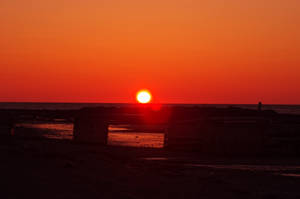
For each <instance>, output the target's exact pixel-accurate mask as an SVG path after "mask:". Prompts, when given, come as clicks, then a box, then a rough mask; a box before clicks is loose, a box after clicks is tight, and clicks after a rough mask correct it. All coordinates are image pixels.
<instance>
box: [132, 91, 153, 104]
mask: <svg viewBox="0 0 300 199" xmlns="http://www.w3.org/2000/svg"><path fill="white" fill-rule="evenodd" d="M151 98H152V96H151V93H150V92H149V91H147V90H142V91H139V92H138V93H137V95H136V99H137V101H138V102H139V103H142V104H147V103H149V102H150V101H151Z"/></svg>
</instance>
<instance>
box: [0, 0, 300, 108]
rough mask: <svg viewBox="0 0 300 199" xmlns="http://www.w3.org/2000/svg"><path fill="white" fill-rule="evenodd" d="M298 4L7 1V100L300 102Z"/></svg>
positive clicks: (3, 86)
mask: <svg viewBox="0 0 300 199" xmlns="http://www.w3.org/2000/svg"><path fill="white" fill-rule="evenodd" d="M299 35H300V1H299V0H243V1H241V0H209V1H201V0H180V1H179V0H177V1H176V0H152V1H141V0H126V1H125V0H84V1H83V0H43V1H41V0H1V1H0V67H1V68H0V69H1V70H0V101H31V102H36V101H39V102H135V92H136V91H137V90H139V89H143V88H146V89H149V90H150V91H152V94H153V101H154V102H162V103H257V102H258V101H259V100H261V101H262V102H263V103H275V104H279V103H284V104H300V83H299V82H300V81H299V80H300V36H299Z"/></svg>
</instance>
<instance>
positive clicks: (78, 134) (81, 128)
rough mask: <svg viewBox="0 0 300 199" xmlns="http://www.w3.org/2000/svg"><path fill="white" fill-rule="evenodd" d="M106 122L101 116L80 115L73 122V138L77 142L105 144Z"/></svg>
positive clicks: (106, 135)
mask: <svg viewBox="0 0 300 199" xmlns="http://www.w3.org/2000/svg"><path fill="white" fill-rule="evenodd" d="M107 137H108V123H107V122H106V121H105V120H103V119H102V118H101V116H98V117H93V116H88V115H84V114H83V115H80V116H78V117H76V119H75V122H74V140H75V141H78V142H87V143H100V144H103V145H105V144H107Z"/></svg>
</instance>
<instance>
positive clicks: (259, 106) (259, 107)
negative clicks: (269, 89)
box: [257, 102, 262, 111]
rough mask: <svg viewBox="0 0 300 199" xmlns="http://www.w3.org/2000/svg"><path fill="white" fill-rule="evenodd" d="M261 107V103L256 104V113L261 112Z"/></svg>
mask: <svg viewBox="0 0 300 199" xmlns="http://www.w3.org/2000/svg"><path fill="white" fill-rule="evenodd" d="M261 107H262V103H261V102H258V107H257V110H258V111H261Z"/></svg>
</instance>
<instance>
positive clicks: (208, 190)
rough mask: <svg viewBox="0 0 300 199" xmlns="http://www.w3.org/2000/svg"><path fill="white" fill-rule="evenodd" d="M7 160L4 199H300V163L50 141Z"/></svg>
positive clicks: (19, 144)
mask: <svg viewBox="0 0 300 199" xmlns="http://www.w3.org/2000/svg"><path fill="white" fill-rule="evenodd" d="M0 153H1V157H2V158H1V159H2V160H1V165H0V169H1V187H2V188H1V190H2V191H1V197H3V198H24V197H30V198H52V199H53V198H299V196H300V190H299V186H300V178H299V177H297V175H294V176H293V175H290V176H289V175H287V174H298V175H299V174H300V161H299V159H298V158H281V159H276V158H263V157H262V158H250V159H249V158H221V157H219V158H217V157H215V158H213V157H201V156H199V154H193V153H188V154H187V153H183V152H170V151H166V150H163V149H150V148H148V149H146V148H128V147H113V146H98V145H84V144H76V143H74V142H72V141H65V140H49V139H33V140H30V139H29V140H28V139H26V140H23V139H14V140H10V141H8V142H5V143H3V142H1V150H0ZM224 165H229V166H228V167H226V166H224ZM232 165H238V166H236V168H234V167H232ZM241 165H244V167H242V166H241ZM247 165H248V167H247ZM249 165H252V167H251V166H249ZM253 165H256V167H253ZM263 165H267V167H266V166H263ZM245 168H246V169H245ZM257 168H260V169H257ZM272 168H273V169H272ZM283 174H286V175H283Z"/></svg>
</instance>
